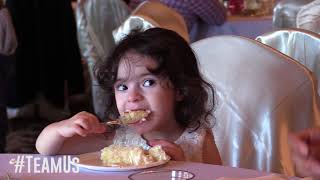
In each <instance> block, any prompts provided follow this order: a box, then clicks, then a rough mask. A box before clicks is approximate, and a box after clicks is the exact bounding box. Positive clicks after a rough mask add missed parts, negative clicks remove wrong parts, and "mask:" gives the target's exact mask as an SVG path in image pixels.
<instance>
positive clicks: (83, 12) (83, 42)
mask: <svg viewBox="0 0 320 180" xmlns="http://www.w3.org/2000/svg"><path fill="white" fill-rule="evenodd" d="M129 13H130V11H129V9H128V7H127V5H126V4H125V3H124V2H123V1H119V0H78V2H77V7H76V18H77V31H78V41H79V45H80V49H81V53H82V56H83V58H84V59H86V60H87V61H88V62H89V63H94V64H95V62H96V61H100V60H104V59H105V58H106V56H107V55H108V53H109V51H110V49H112V48H113V47H114V45H115V41H114V39H113V36H112V31H113V30H114V29H115V28H117V27H118V26H120V25H121V23H122V22H123V21H124V20H125V19H126V18H127V17H128V15H129Z"/></svg>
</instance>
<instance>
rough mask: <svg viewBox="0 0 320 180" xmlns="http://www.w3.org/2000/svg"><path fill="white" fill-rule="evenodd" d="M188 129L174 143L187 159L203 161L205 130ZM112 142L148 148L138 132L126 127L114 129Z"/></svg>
mask: <svg viewBox="0 0 320 180" xmlns="http://www.w3.org/2000/svg"><path fill="white" fill-rule="evenodd" d="M190 131H191V130H190V129H186V130H185V131H184V132H183V133H182V134H181V136H180V137H179V138H178V139H177V140H176V141H175V142H174V143H176V144H177V145H179V146H180V147H181V148H182V149H183V151H184V155H185V157H186V160H187V161H192V162H203V158H202V156H203V154H202V151H203V143H204V138H205V136H206V130H205V129H204V128H199V129H197V130H196V131H194V132H191V133H190ZM113 143H114V144H117V145H122V146H140V147H143V148H144V149H149V148H150V146H149V145H148V144H147V142H146V141H145V140H144V139H143V138H141V136H140V135H139V134H137V133H135V132H134V131H133V130H131V129H130V128H127V127H120V128H119V129H117V130H116V133H115V136H114V139H113Z"/></svg>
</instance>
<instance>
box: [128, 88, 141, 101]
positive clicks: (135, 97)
mask: <svg viewBox="0 0 320 180" xmlns="http://www.w3.org/2000/svg"><path fill="white" fill-rule="evenodd" d="M140 100H142V95H141V93H140V91H139V88H136V87H134V88H131V89H130V90H129V94H128V102H136V101H140Z"/></svg>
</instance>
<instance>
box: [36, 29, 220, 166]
mask: <svg viewBox="0 0 320 180" xmlns="http://www.w3.org/2000/svg"><path fill="white" fill-rule="evenodd" d="M96 75H97V79H98V82H99V84H100V85H101V86H102V87H103V88H104V89H105V91H106V93H107V94H108V95H109V96H108V99H107V102H108V103H107V110H106V115H107V117H110V119H115V118H117V117H119V115H122V114H124V112H126V111H135V110H148V111H150V112H151V113H150V114H149V115H148V116H147V117H146V120H140V121H138V122H137V123H134V124H130V125H128V126H121V127H120V128H118V129H116V130H115V132H114V133H105V132H106V128H105V125H104V124H102V123H100V122H99V121H98V119H97V118H96V117H95V116H94V115H92V114H90V113H87V112H80V113H78V114H76V115H75V116H73V117H72V118H70V119H67V120H64V121H60V122H57V123H53V124H51V125H49V126H47V127H46V128H45V129H44V130H43V131H42V133H41V134H40V136H39V137H38V139H37V143H36V147H37V149H38V151H39V152H40V153H41V154H46V155H52V154H58V153H59V154H79V153H85V152H91V151H98V150H100V149H102V148H103V147H105V146H107V145H110V144H112V143H114V144H120V145H136V146H137V145H138V146H142V147H147V146H155V145H161V146H162V148H163V150H164V151H165V152H166V153H167V154H168V155H169V156H171V158H172V159H173V160H181V161H184V160H186V161H194V162H205V163H212V164H221V160H220V156H219V153H218V150H217V147H216V145H215V143H214V138H213V135H212V133H211V130H210V129H209V125H210V123H209V122H208V120H209V118H210V116H212V114H211V112H212V110H213V106H214V103H213V88H212V86H211V85H210V84H208V83H207V82H205V81H204V80H203V79H202V78H201V75H200V72H199V70H198V65H197V60H196V57H195V55H194V53H193V51H192V49H191V48H190V46H189V45H188V43H187V42H186V41H185V40H184V39H183V38H182V37H180V36H179V35H178V34H176V33H175V32H173V31H170V30H165V29H161V28H152V29H149V30H146V31H145V32H134V33H132V34H130V35H128V36H127V37H126V38H125V39H123V40H122V41H121V42H120V43H119V44H118V45H117V47H116V48H115V49H114V50H113V52H112V53H111V55H110V57H109V58H108V59H107V60H106V61H105V62H103V63H102V64H101V65H100V66H99V67H98V69H97V70H96Z"/></svg>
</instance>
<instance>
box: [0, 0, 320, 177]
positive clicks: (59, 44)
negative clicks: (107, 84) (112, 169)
mask: <svg viewBox="0 0 320 180" xmlns="http://www.w3.org/2000/svg"><path fill="white" fill-rule="evenodd" d="M172 1H174V0H172ZM176 1H179V2H178V3H170V2H171V1H170V0H159V1H157V0H150V1H146V2H142V1H140V4H136V6H134V5H132V4H133V3H132V0H131V1H130V0H126V1H125V0H55V1H50V2H49V1H43V0H23V1H22V0H0V153H3V154H15V153H16V154H38V152H37V150H36V147H35V143H36V139H37V137H38V135H39V134H40V132H41V131H42V130H43V128H45V127H46V126H47V125H49V124H51V123H54V122H58V121H61V120H64V119H67V118H70V117H71V116H73V115H75V114H76V113H78V112H81V111H87V112H90V113H93V114H94V115H96V116H97V117H98V118H99V120H101V121H102V122H105V121H109V119H108V117H106V116H105V109H106V106H107V103H109V102H105V99H106V96H108V94H105V93H104V90H103V89H102V88H101V87H100V86H99V84H98V81H97V79H96V77H95V68H96V64H99V62H102V61H105V60H107V57H108V55H109V53H110V52H111V51H112V50H113V48H114V47H115V46H116V45H117V43H118V42H119V41H121V40H122V39H123V38H124V37H125V36H126V35H127V34H129V33H130V32H131V31H133V30H137V29H138V30H140V31H144V30H146V29H150V28H155V27H160V28H165V29H169V30H172V31H175V32H176V33H178V34H179V35H180V36H181V37H183V39H185V41H186V42H188V43H189V45H190V46H191V48H192V50H193V51H194V53H195V54H196V56H197V60H198V64H199V68H200V71H201V73H202V74H203V77H204V78H205V79H206V80H208V81H209V82H210V83H212V84H213V86H214V89H215V93H216V94H215V97H214V98H215V100H216V102H217V105H216V108H215V109H214V111H213V114H214V119H213V120H216V123H215V125H214V127H212V133H213V134H214V137H215V142H216V144H217V147H218V150H219V153H220V156H221V158H222V165H223V166H230V167H236V168H245V169H252V170H257V171H261V172H267V173H279V174H284V175H287V176H296V175H297V172H296V170H295V166H294V164H293V160H292V159H291V156H290V153H291V152H290V149H289V147H288V137H289V136H290V134H291V133H295V132H298V131H301V130H304V129H308V128H318V127H320V101H319V93H320V88H319V87H318V84H319V83H318V82H320V81H319V79H320V66H319V63H320V35H319V32H320V17H319V14H320V1H319V0H211V1H212V2H213V1H215V4H217V5H215V6H214V5H212V7H211V5H210V7H209V5H202V7H201V6H200V4H201V3H202V1H200V0H199V1H197V0H192V2H195V3H194V4H192V5H193V7H192V8H193V9H194V11H192V12H191V9H190V8H189V9H183V8H187V6H186V5H183V3H186V0H183V1H182V0H176ZM137 2H138V1H137ZM190 2H191V0H190ZM203 2H205V1H203ZM197 3H198V4H197ZM181 4H182V5H181ZM200 7H201V8H203V7H209V8H211V9H209V8H207V9H206V10H208V12H206V11H205V10H204V9H201V8H200ZM197 8H198V9H197ZM209 14H210V15H209ZM319 144H320V143H319ZM319 154H320V152H319ZM319 163H320V162H319ZM0 175H1V174H0Z"/></svg>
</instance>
